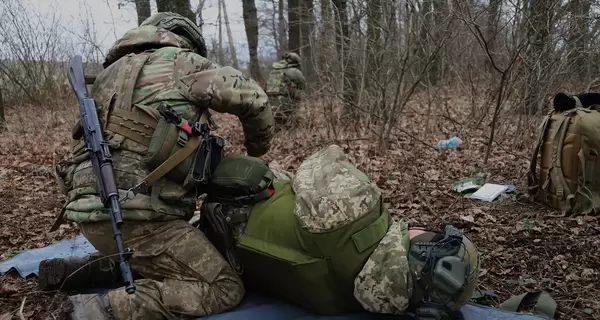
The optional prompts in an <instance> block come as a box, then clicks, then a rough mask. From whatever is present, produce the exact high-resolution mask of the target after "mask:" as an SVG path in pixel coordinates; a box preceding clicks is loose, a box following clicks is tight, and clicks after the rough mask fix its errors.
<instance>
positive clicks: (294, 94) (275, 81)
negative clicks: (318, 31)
mask: <svg viewBox="0 0 600 320" xmlns="http://www.w3.org/2000/svg"><path fill="white" fill-rule="evenodd" d="M281 58H282V60H279V61H276V62H274V63H273V70H272V71H271V72H270V73H269V80H268V81H267V89H266V90H265V91H266V92H267V95H268V96H269V103H270V104H271V107H272V108H273V112H274V116H275V122H276V123H278V124H282V123H286V122H287V121H288V120H289V119H291V117H292V116H293V115H294V114H295V113H296V112H297V109H298V102H299V101H300V100H301V92H300V91H302V90H305V89H306V79H305V78H304V75H303V74H302V71H300V56H298V55H297V54H296V53H293V52H286V53H284V54H283V56H282V57H281Z"/></svg>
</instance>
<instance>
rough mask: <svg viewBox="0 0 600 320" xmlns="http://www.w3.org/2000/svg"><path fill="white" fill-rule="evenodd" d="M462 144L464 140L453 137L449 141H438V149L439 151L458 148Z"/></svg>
mask: <svg viewBox="0 0 600 320" xmlns="http://www.w3.org/2000/svg"><path fill="white" fill-rule="evenodd" d="M461 143H462V140H460V138H459V137H452V138H450V139H448V140H440V141H438V144H437V147H438V149H439V150H442V149H448V148H455V147H456V146H458V145H459V144H461Z"/></svg>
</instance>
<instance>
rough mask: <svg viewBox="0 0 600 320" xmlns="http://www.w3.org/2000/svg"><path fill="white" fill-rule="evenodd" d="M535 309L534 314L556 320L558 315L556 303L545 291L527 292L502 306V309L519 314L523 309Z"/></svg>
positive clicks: (511, 298) (510, 299)
mask: <svg viewBox="0 0 600 320" xmlns="http://www.w3.org/2000/svg"><path fill="white" fill-rule="evenodd" d="M523 307H525V308H527V307H533V313H534V314H538V315H541V316H544V317H546V318H548V319H554V315H555V314H556V301H554V299H552V297H551V296H550V295H549V294H548V293H547V292H545V291H534V292H526V293H523V294H520V295H518V296H513V297H510V298H509V299H507V300H506V301H504V302H503V303H502V304H500V309H501V310H505V311H511V312H519V311H520V310H521V308H523Z"/></svg>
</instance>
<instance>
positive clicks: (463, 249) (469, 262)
mask: <svg viewBox="0 0 600 320" xmlns="http://www.w3.org/2000/svg"><path fill="white" fill-rule="evenodd" d="M408 264H409V269H410V273H411V276H412V278H413V294H412V297H411V299H410V305H411V306H413V307H414V312H415V313H416V316H417V317H422V318H428V317H431V318H433V319H438V318H440V317H441V318H445V317H446V318H450V317H451V314H452V313H453V312H457V311H458V310H459V309H460V307H461V306H462V305H463V304H465V303H466V302H467V301H468V300H469V299H470V298H471V295H472V294H473V291H475V288H476V286H477V281H478V278H479V256H478V253H477V249H476V248H475V245H474V244H473V242H471V240H470V239H469V238H468V237H466V236H465V235H463V234H462V233H461V232H460V231H459V230H458V229H456V228H455V227H453V226H451V225H447V226H446V227H445V229H444V232H443V233H442V232H433V231H426V232H424V233H422V234H420V235H417V236H415V237H414V238H413V239H411V240H410V249H409V251H408Z"/></svg>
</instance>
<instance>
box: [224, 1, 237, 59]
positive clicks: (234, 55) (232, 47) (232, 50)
mask: <svg viewBox="0 0 600 320" xmlns="http://www.w3.org/2000/svg"><path fill="white" fill-rule="evenodd" d="M219 2H221V7H222V8H223V18H224V19H225V28H226V29H227V39H228V40H229V42H228V43H229V53H230V55H231V65H232V66H233V67H234V68H236V69H239V68H240V64H239V63H238V59H237V52H236V51H235V45H234V44H233V36H232V35H231V26H230V25H229V17H228V16H227V6H226V5H225V1H224V0H219Z"/></svg>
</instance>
